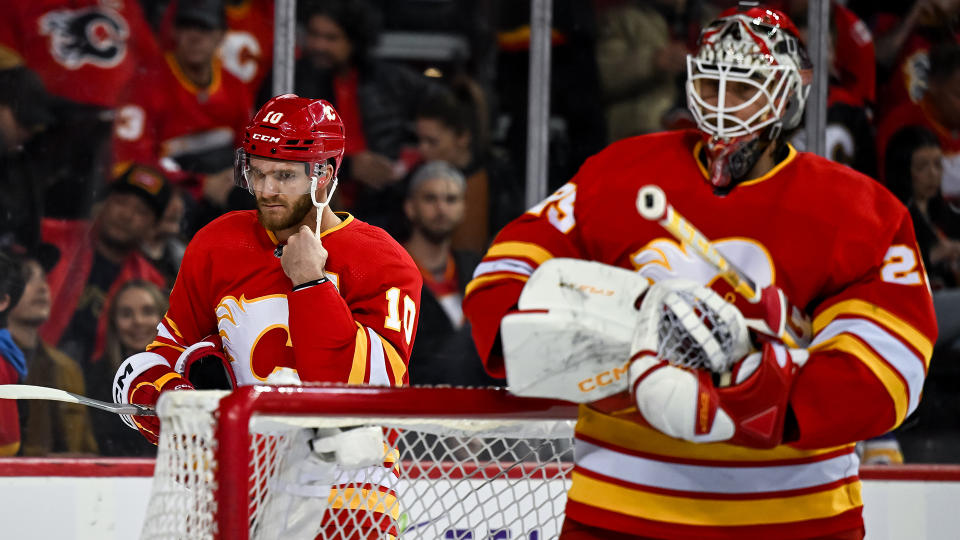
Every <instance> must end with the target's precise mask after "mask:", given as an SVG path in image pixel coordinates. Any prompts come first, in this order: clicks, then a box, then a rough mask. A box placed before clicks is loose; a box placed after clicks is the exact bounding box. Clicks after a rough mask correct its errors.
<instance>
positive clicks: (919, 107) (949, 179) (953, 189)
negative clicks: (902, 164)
mask: <svg viewBox="0 0 960 540" xmlns="http://www.w3.org/2000/svg"><path fill="white" fill-rule="evenodd" d="M958 88H960V44H956V43H953V44H948V45H943V46H938V47H936V48H934V49H933V50H931V51H930V73H929V75H928V82H927V91H926V93H925V94H924V95H923V98H922V99H921V100H920V102H919V103H913V102H912V101H908V102H906V103H903V104H901V105H900V106H898V107H897V108H896V109H894V110H892V111H891V112H890V114H889V115H888V116H887V117H886V118H884V119H883V120H882V121H881V123H880V125H879V126H878V128H877V152H878V155H879V156H880V157H881V159H882V158H883V156H884V155H885V153H886V151H887V147H888V144H889V143H888V141H889V140H890V137H891V136H892V135H893V134H894V133H895V132H897V131H898V130H899V129H900V128H902V127H904V126H909V125H922V126H924V127H926V128H927V129H929V130H930V131H932V132H933V133H935V134H936V135H937V138H938V139H939V141H940V148H941V149H942V150H943V156H944V161H943V165H944V168H943V183H942V185H941V191H942V193H943V197H944V198H945V199H946V200H947V201H948V202H950V203H951V204H954V205H955V204H956V203H957V202H960V96H958V95H957V89H958ZM880 165H881V166H880V169H879V170H881V171H884V170H885V169H884V167H883V163H881V164H880ZM885 181H886V180H885Z"/></svg>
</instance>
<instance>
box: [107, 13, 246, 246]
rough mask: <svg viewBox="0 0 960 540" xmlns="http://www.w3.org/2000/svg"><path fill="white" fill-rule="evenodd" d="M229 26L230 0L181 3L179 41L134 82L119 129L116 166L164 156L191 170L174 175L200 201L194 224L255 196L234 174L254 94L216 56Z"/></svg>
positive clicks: (173, 164)
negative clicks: (239, 184) (235, 155)
mask: <svg viewBox="0 0 960 540" xmlns="http://www.w3.org/2000/svg"><path fill="white" fill-rule="evenodd" d="M225 30H226V13H225V11H224V5H223V0H202V1H197V0H191V1H185V2H179V3H177V4H176V7H175V12H174V20H173V33H172V37H173V48H172V50H170V51H168V52H167V53H166V54H165V55H164V58H163V59H162V60H160V61H159V62H157V63H156V64H154V65H151V66H149V67H148V69H147V71H146V73H145V75H144V76H143V77H141V78H139V79H138V80H137V81H136V83H135V84H133V85H132V86H131V87H130V88H129V91H128V92H127V93H126V94H125V96H124V99H123V100H122V105H121V106H120V108H119V110H118V113H117V122H116V126H115V129H114V140H113V142H114V160H115V165H114V167H115V168H114V171H113V172H114V173H117V172H119V171H120V170H123V169H124V168H126V167H127V166H129V164H130V163H131V162H139V163H154V164H155V163H160V162H161V161H163V162H164V166H165V167H167V168H172V169H178V170H181V171H183V172H184V173H185V174H182V175H176V176H173V177H172V179H173V180H174V182H175V183H177V184H178V185H180V186H182V187H183V189H184V190H185V191H186V192H187V193H188V194H189V195H190V196H191V197H192V199H193V201H195V202H197V203H198V205H197V209H196V211H195V212H194V217H193V221H194V224H193V226H192V230H196V229H199V228H200V227H201V226H203V225H205V224H206V223H207V222H209V221H210V220H212V219H213V218H215V217H217V216H218V215H220V214H222V213H223V212H225V211H227V210H233V209H240V208H251V207H252V204H253V201H252V199H251V198H250V196H249V194H248V193H246V192H244V191H243V190H241V189H239V188H236V186H234V181H233V149H234V148H236V146H237V145H238V144H239V142H240V139H241V137H242V134H243V128H244V127H245V126H246V124H247V121H248V120H249V118H250V114H251V107H252V105H253V98H252V97H251V95H250V94H249V93H248V92H247V89H246V86H245V85H244V84H243V83H242V82H241V81H240V80H239V79H237V78H236V77H234V76H233V75H232V74H230V73H229V72H228V71H226V70H225V69H224V68H223V66H222V65H221V63H220V61H219V60H217V59H216V53H217V48H218V47H219V46H220V43H221V42H222V40H223V36H224V32H225Z"/></svg>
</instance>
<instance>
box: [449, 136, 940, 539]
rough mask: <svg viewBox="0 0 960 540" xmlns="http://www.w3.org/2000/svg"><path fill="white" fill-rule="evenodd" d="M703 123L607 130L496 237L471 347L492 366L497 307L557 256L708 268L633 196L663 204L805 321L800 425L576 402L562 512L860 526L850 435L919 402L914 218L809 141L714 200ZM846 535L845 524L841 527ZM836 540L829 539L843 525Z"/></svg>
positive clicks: (928, 314)
mask: <svg viewBox="0 0 960 540" xmlns="http://www.w3.org/2000/svg"><path fill="white" fill-rule="evenodd" d="M700 140H701V135H700V134H699V133H697V132H694V131H678V132H667V133H661V134H654V135H646V136H642V137H635V138H631V139H626V140H624V141H620V142H617V143H614V144H613V145H611V146H610V147H608V148H607V149H606V150H604V151H602V152H601V153H599V154H597V155H596V156H594V157H592V158H590V159H588V160H587V161H586V163H585V164H584V165H583V167H582V168H581V169H580V171H579V172H578V173H577V175H576V176H575V177H574V178H573V179H572V180H571V181H570V182H569V183H567V184H566V185H564V186H562V187H561V188H560V189H559V190H557V191H556V192H555V193H553V194H552V195H550V196H549V197H547V198H546V199H545V200H544V201H543V202H542V203H540V204H538V205H537V206H535V207H533V208H532V209H530V210H529V211H528V212H527V213H526V214H524V215H523V216H521V217H519V218H517V219H516V220H514V221H513V222H511V223H510V224H509V225H507V226H506V227H505V228H504V229H503V230H502V231H501V232H500V233H499V234H498V235H497V237H496V239H495V240H494V242H493V244H492V245H491V247H490V248H489V250H488V251H487V253H486V256H485V257H484V259H483V261H482V262H481V264H480V265H479V266H478V267H477V270H476V272H475V274H474V279H473V281H472V282H471V283H470V286H469V287H468V289H467V292H466V298H465V300H464V311H465V312H466V314H467V316H468V318H469V319H470V322H471V323H472V325H473V331H474V338H475V340H476V343H477V347H478V349H479V351H480V354H481V357H483V358H484V359H485V361H486V365H487V368H488V370H489V371H491V373H492V374H494V375H497V376H503V375H504V369H503V364H502V362H503V360H502V356H501V354H502V353H501V352H500V351H499V350H495V349H494V347H495V343H496V342H497V335H498V329H499V325H500V319H501V318H502V317H503V316H504V315H505V314H506V313H507V312H509V311H510V310H511V309H515V305H516V301H517V298H518V297H519V295H520V291H521V289H522V288H523V285H524V282H525V281H526V280H527V278H528V277H529V276H530V275H531V273H532V272H533V271H534V270H535V269H536V268H537V266H538V265H540V264H542V263H543V262H544V261H546V260H548V259H550V258H552V257H575V258H580V259H589V260H593V261H600V262H603V263H607V264H610V265H614V266H619V267H622V268H630V269H635V270H636V271H637V272H639V273H641V274H642V275H644V276H646V277H648V278H650V279H652V280H654V281H659V280H663V279H669V278H677V277H683V278H687V279H692V280H695V281H697V282H699V283H701V284H708V283H711V282H712V281H713V280H716V279H717V273H716V270H715V269H714V268H713V267H711V266H710V265H708V264H707V263H705V262H703V261H702V260H701V259H700V258H699V257H698V256H697V255H695V254H694V253H692V252H690V251H688V250H687V249H685V248H684V246H682V245H680V244H678V242H677V241H676V240H675V239H674V238H673V237H672V236H671V235H670V234H669V233H667V232H665V231H664V230H663V229H662V228H661V227H660V226H659V225H657V224H656V223H654V222H651V221H647V220H645V219H643V218H642V217H641V216H640V215H639V214H638V213H637V209H636V198H637V191H638V189H639V188H640V187H641V186H643V185H645V184H656V185H659V186H660V187H661V188H663V190H664V191H665V192H666V195H667V200H668V201H669V202H670V203H671V204H672V205H673V206H674V208H675V209H676V210H677V212H679V213H680V214H681V215H683V216H685V217H686V218H687V219H688V220H690V221H691V222H692V223H693V225H694V226H696V227H698V228H699V229H700V230H701V231H702V232H703V233H704V234H705V235H706V236H707V237H708V238H710V239H711V240H712V241H713V242H714V243H715V245H716V247H717V249H718V250H719V251H720V252H721V253H723V254H724V255H725V256H726V257H727V258H728V259H729V260H730V261H731V262H732V263H733V264H735V265H736V266H737V267H739V268H741V269H743V270H744V271H745V272H746V273H747V274H748V275H749V276H750V277H751V278H752V279H753V280H754V282H755V283H757V284H758V285H759V286H761V287H763V286H766V285H769V284H775V285H777V286H778V287H780V288H782V289H783V290H784V292H785V293H786V295H787V297H788V298H790V299H791V300H792V301H793V303H794V304H796V305H797V306H800V307H801V308H803V309H805V310H806V312H807V313H808V314H810V315H811V316H812V317H813V332H814V335H813V342H812V345H811V346H810V359H809V361H808V362H807V363H806V365H805V367H803V368H802V370H801V371H800V373H799V374H798V375H797V377H796V380H795V386H794V387H793V391H792V396H791V400H790V404H791V408H792V410H793V414H794V415H795V417H796V420H797V427H798V430H790V431H791V432H793V431H796V433H793V435H792V439H791V440H789V441H788V442H787V443H786V444H784V445H781V446H778V447H776V448H774V449H769V450H758V449H753V448H748V447H741V446H734V445H730V444H724V443H712V444H695V443H691V442H687V441H683V440H679V439H674V438H671V437H668V436H666V435H664V434H662V433H660V432H658V431H656V430H654V429H652V428H650V427H648V425H647V424H646V423H645V422H644V421H643V419H642V418H641V417H640V415H639V414H638V413H637V410H636V406H635V404H634V402H633V399H632V397H630V396H629V395H627V394H626V393H623V394H618V395H617V396H614V397H611V398H607V400H602V401H600V402H594V403H592V404H589V405H583V406H581V412H580V418H579V421H578V423H577V427H576V445H577V448H576V461H577V463H576V468H575V469H574V472H573V482H572V487H571V489H570V492H569V500H568V503H567V516H569V517H570V518H572V519H574V520H576V521H579V522H581V523H585V524H587V525H591V526H594V527H601V528H606V529H614V530H617V531H622V532H627V533H631V534H635V535H639V536H642V537H651V538H671V539H676V538H697V539H703V538H730V539H734V538H735V539H747V538H752V539H768V538H777V539H780V540H784V539H796V538H812V537H820V536H823V535H827V534H831V533H841V534H842V532H843V531H848V534H851V535H853V536H851V537H854V536H856V537H859V536H857V531H859V529H860V527H862V523H863V522H862V517H861V509H862V502H861V494H860V482H859V479H858V476H857V471H858V465H859V463H858V459H857V456H856V454H855V453H854V443H855V442H856V441H859V440H863V439H868V438H870V437H874V436H876V435H879V434H881V433H885V432H887V431H889V430H890V429H893V428H894V427H896V426H897V425H899V424H900V423H901V422H902V421H903V419H904V418H905V417H906V416H907V415H908V414H910V412H911V411H913V410H914V409H915V408H916V407H917V403H918V401H919V399H920V391H921V389H922V386H923V381H924V377H925V375H926V372H927V367H928V363H929V360H930V355H931V349H932V347H933V343H934V341H935V336H936V322H935V318H934V312H933V306H932V301H931V297H930V291H929V288H928V285H927V280H926V272H925V270H924V268H923V266H922V263H921V258H920V254H919V252H918V250H917V246H916V242H915V240H914V232H913V227H912V223H911V221H910V216H909V215H908V213H907V210H906V208H904V207H903V206H902V205H901V204H900V203H899V202H897V201H896V199H895V198H894V197H893V196H892V195H891V194H889V193H888V192H887V191H886V190H885V189H884V188H883V187H881V186H880V185H879V184H878V183H876V182H874V181H872V180H870V179H869V178H867V177H865V176H862V175H860V174H858V173H856V172H854V171H852V170H851V169H849V168H847V167H843V166H840V165H837V164H834V163H832V162H830V161H827V160H825V159H822V158H819V157H817V156H815V155H812V154H805V153H798V152H796V151H795V150H793V148H790V149H789V150H790V152H789V155H788V156H787V157H785V158H784V159H783V161H781V162H780V163H779V164H777V165H776V166H775V167H774V168H773V169H772V170H771V171H770V172H769V173H768V174H767V175H765V176H763V177H761V178H758V179H755V180H751V181H747V182H744V183H742V184H740V185H739V186H737V187H736V188H734V189H733V190H732V191H731V192H730V193H729V194H728V195H726V196H718V195H716V194H715V193H714V192H713V189H712V187H711V186H710V185H709V183H708V182H707V181H706V180H705V178H706V176H707V173H706V170H705V169H704V167H703V165H702V164H701V163H700V161H699V160H697V159H695V158H694V156H696V155H699V154H700ZM843 537H844V538H846V536H843ZM838 538H839V536H838Z"/></svg>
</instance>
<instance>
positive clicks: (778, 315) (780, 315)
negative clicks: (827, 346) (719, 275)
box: [710, 279, 809, 345]
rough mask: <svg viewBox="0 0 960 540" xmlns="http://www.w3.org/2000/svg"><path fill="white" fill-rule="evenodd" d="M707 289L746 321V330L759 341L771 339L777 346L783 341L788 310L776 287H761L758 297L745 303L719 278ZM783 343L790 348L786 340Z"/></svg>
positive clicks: (740, 296) (745, 300) (780, 292)
mask: <svg viewBox="0 0 960 540" xmlns="http://www.w3.org/2000/svg"><path fill="white" fill-rule="evenodd" d="M710 288H711V289H713V290H714V292H716V293H717V294H719V295H720V296H722V297H723V298H724V300H726V301H727V302H730V303H731V304H733V305H734V306H736V307H737V309H739V310H740V313H742V314H743V318H744V320H746V323H747V328H749V329H750V330H751V331H752V332H754V333H755V334H759V336H760V337H761V341H771V340H772V341H774V342H777V343H783V342H784V341H785V335H786V331H787V325H788V324H790V320H789V319H788V317H789V316H790V311H791V307H790V305H789V303H788V302H787V297H786V295H785V294H784V293H783V291H782V290H781V289H780V287H777V286H776V285H769V286H767V287H764V288H763V289H761V291H760V298H759V299H757V300H755V301H751V300H748V299H747V298H745V297H744V296H743V295H741V294H740V293H738V292H737V291H735V290H733V287H731V286H730V284H729V283H728V282H727V281H726V280H723V279H718V280H715V281H714V282H713V283H712V284H711V285H710ZM792 326H793V327H794V331H795V332H797V331H799V328H797V325H796V324H793V325H792ZM801 333H802V332H801ZM808 337H809V336H808ZM786 341H787V344H788V345H790V343H789V340H786Z"/></svg>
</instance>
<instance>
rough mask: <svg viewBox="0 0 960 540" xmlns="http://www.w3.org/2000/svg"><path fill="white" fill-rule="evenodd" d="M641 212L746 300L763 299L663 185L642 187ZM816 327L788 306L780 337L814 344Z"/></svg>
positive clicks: (794, 344)
mask: <svg viewBox="0 0 960 540" xmlns="http://www.w3.org/2000/svg"><path fill="white" fill-rule="evenodd" d="M637 212H639V213H640V215H641V216H642V217H643V218H644V219H648V220H650V221H656V222H657V223H658V224H659V225H660V226H661V227H663V228H664V229H666V230H667V232H669V233H670V234H672V235H673V236H674V237H676V239H677V240H680V241H681V242H683V243H684V244H685V245H687V246H690V247H691V248H692V249H693V251H694V252H696V254H697V255H699V256H700V258H702V259H703V260H704V261H706V262H708V263H710V264H711V265H713V266H714V267H715V268H716V269H717V270H719V271H720V276H721V277H722V278H723V279H725V280H726V281H727V282H728V283H729V284H730V286H731V287H733V289H734V290H735V291H737V292H738V293H740V294H741V295H743V296H744V297H745V298H746V299H748V300H750V301H752V302H755V301H758V300H759V299H760V289H759V288H758V287H757V284H756V283H754V282H753V280H752V279H750V277H749V276H747V275H746V274H745V273H744V272H743V270H740V269H739V268H737V267H736V266H735V265H734V264H733V263H731V262H730V261H728V260H727V259H726V258H724V256H723V255H721V254H720V252H719V251H717V248H716V247H714V245H713V243H711V242H710V240H708V239H707V237H706V236H704V235H703V233H701V232H700V231H699V230H697V228H696V227H694V226H693V224H692V223H690V222H689V221H687V219H686V218H685V217H683V216H682V215H680V213H679V212H677V211H676V210H675V209H674V208H673V206H671V205H670V203H669V202H667V195H666V194H665V193H664V192H663V190H662V189H660V187H658V186H655V185H653V184H648V185H646V186H643V187H642V188H640V191H638V192H637ZM812 328H813V325H812V324H811V322H810V318H809V317H808V316H807V315H806V314H804V313H803V312H802V311H800V309H799V308H797V307H796V306H793V305H792V304H791V305H789V306H788V308H787V321H786V324H785V325H784V329H785V335H783V336H780V337H781V338H782V339H783V341H784V342H785V343H786V344H787V345H789V346H791V347H806V346H807V345H809V344H810V336H812V334H813V332H812Z"/></svg>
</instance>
